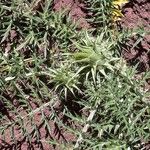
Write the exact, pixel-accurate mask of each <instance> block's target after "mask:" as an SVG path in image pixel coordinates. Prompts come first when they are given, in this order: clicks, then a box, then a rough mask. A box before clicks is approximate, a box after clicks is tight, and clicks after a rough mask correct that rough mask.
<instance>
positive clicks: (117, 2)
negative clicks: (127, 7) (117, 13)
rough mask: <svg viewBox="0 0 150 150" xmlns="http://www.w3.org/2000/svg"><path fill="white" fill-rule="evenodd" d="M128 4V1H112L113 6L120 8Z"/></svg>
mask: <svg viewBox="0 0 150 150" xmlns="http://www.w3.org/2000/svg"><path fill="white" fill-rule="evenodd" d="M128 2H129V1H128V0H114V1H113V2H112V3H113V5H114V6H122V5H124V4H126V3H128Z"/></svg>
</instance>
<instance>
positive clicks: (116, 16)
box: [112, 0, 128, 22]
mask: <svg viewBox="0 0 150 150" xmlns="http://www.w3.org/2000/svg"><path fill="white" fill-rule="evenodd" d="M126 3H128V0H114V1H113V2H112V4H113V7H114V8H113V10H112V21H113V22H116V21H119V20H120V18H121V17H123V14H122V12H121V10H120V7H121V6H122V5H124V4H126Z"/></svg>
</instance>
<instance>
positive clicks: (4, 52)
mask: <svg viewBox="0 0 150 150" xmlns="http://www.w3.org/2000/svg"><path fill="white" fill-rule="evenodd" d="M110 2H111V1H110ZM110 2H108V3H106V1H103V3H101V5H102V6H103V7H101V9H100V10H99V9H98V8H99V5H98V3H99V2H98V1H94V3H93V5H92V6H89V7H90V8H89V9H90V11H94V9H95V7H97V9H95V11H100V13H96V16H95V17H94V21H95V19H96V20H98V21H99V19H100V23H101V22H102V23H104V24H103V25H104V26H105V25H106V24H107V23H106V22H105V21H106V20H103V19H106V18H104V16H107V13H109V12H108V11H107V9H104V8H105V7H106V6H107V7H108V5H110ZM89 3H90V5H91V4H92V3H91V2H89ZM33 5H34V3H29V1H23V0H12V1H11V2H10V1H9V2H8V1H1V2H0V19H1V23H0V41H1V43H0V136H1V137H2V138H3V140H4V141H5V139H7V135H8V133H9V135H10V137H11V142H12V145H14V148H16V147H17V142H18V141H17V140H18V139H17V138H18V135H15V133H16V129H18V130H19V137H20V140H23V139H25V140H26V141H27V142H28V143H29V144H30V145H32V142H33V141H34V140H36V141H37V142H39V143H40V142H41V141H42V142H47V143H49V144H50V145H55V146H59V147H62V149H64V147H66V149H67V147H68V146H66V142H64V143H59V141H57V140H56V139H52V138H51V137H48V138H47V139H41V135H40V134H41V133H40V131H39V128H40V127H41V128H45V130H46V131H47V134H49V135H51V133H52V131H53V129H51V121H54V122H55V123H56V124H58V126H59V127H61V128H64V129H66V130H67V132H71V133H72V134H73V135H74V136H75V138H76V140H75V141H73V142H76V141H77V139H78V136H80V135H82V140H80V142H79V147H78V149H89V150H91V149H93V150H97V149H114V150H116V149H118V150H120V149H129V148H130V149H136V148H137V149H139V147H138V146H139V145H140V146H141V145H142V142H146V141H147V140H148V139H149V138H150V137H149V136H150V134H149V128H150V121H149V120H150V111H149V110H150V106H149V93H148V92H147V91H146V90H145V89H144V88H143V85H144V83H145V80H146V79H148V78H149V73H145V74H144V75H143V77H142V79H141V80H136V79H135V75H136V73H137V72H136V68H131V67H128V66H127V64H126V62H125V61H124V60H123V59H122V58H120V54H119V51H120V47H119V43H123V42H124V41H123V40H124V39H125V38H126V37H128V36H129V35H128V34H127V33H125V34H127V35H126V37H125V36H124V34H120V33H119V32H117V34H118V38H117V37H115V35H112V36H111V34H112V33H114V32H112V31H109V30H108V28H107V27H106V26H105V28H104V29H101V30H99V32H98V33H99V35H95V36H93V35H92V34H91V33H90V32H88V31H87V32H83V31H82V30H81V31H77V30H76V27H77V26H76V25H74V24H73V23H71V22H70V18H69V19H68V18H67V17H66V14H67V12H66V11H64V12H60V13H56V12H54V11H53V10H52V1H48V0H46V1H45V3H44V4H43V5H41V8H40V10H33ZM97 16H100V18H97ZM108 17H109V16H108ZM101 19H102V20H101ZM12 30H15V31H16V32H17V33H16V34H17V36H16V37H15V38H14V39H11V32H12ZM7 44H8V45H9V44H10V50H8V49H7V46H8V45H7ZM58 101H62V105H63V108H62V109H61V111H62V114H63V115H64V116H67V117H68V119H71V121H72V122H73V124H74V125H77V128H76V127H73V126H71V125H66V124H65V123H64V122H63V120H61V119H60V118H59V116H58V114H57V113H58V112H57V110H56V109H55V107H56V105H57V103H58ZM68 105H70V106H72V107H69V106H68ZM75 107H79V108H78V110H77V111H75V110H72V108H75ZM70 108H71V109H70ZM84 110H86V112H90V111H91V110H94V112H95V113H94V114H93V117H92V118H91V119H89V120H90V121H89V120H88V119H87V118H88V114H89V113H82V114H80V112H84ZM48 112H49V113H48ZM36 115H39V118H40V119H39V120H38V121H36ZM86 125H88V128H87V130H86V132H83V130H82V128H81V126H86ZM29 129H30V130H29ZM6 142H7V141H6ZM61 144H62V145H61ZM69 145H71V146H69V147H70V148H72V149H73V147H74V144H73V143H69ZM1 146H2V147H3V143H2V144H1V145H0V148H2V147H1Z"/></svg>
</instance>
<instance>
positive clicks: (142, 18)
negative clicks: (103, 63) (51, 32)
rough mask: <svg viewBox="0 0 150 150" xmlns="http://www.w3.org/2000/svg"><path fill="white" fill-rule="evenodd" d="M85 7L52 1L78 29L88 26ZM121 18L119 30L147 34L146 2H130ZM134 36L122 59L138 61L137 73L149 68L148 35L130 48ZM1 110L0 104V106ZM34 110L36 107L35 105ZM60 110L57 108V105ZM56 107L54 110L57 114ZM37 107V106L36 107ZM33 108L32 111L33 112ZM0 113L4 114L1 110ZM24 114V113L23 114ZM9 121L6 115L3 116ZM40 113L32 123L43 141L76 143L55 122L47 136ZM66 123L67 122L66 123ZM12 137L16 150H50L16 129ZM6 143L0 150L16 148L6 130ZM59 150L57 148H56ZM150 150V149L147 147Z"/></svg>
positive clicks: (149, 11) (149, 14)
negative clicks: (65, 11)
mask: <svg viewBox="0 0 150 150" xmlns="http://www.w3.org/2000/svg"><path fill="white" fill-rule="evenodd" d="M84 7H85V6H84V4H82V3H79V2H78V0H54V10H55V11H59V10H61V9H64V8H67V9H68V11H69V14H70V15H71V16H72V19H73V20H75V21H78V22H79V25H80V27H84V28H89V27H90V25H89V23H88V22H87V21H86V19H85V18H86V13H85V12H84ZM123 13H124V16H125V17H124V18H123V20H122V27H124V28H126V27H128V28H136V27H139V26H140V27H143V28H144V29H145V31H150V1H149V0H134V1H132V0H131V2H129V3H128V4H127V5H126V6H125V7H124V9H123ZM15 36H16V33H15V31H13V32H12V35H11V37H12V39H13V38H14V37H15ZM135 40H136V37H133V38H132V39H130V40H129V41H128V42H127V44H128V45H126V47H124V50H123V56H124V57H125V58H126V60H128V62H129V63H134V62H140V66H139V70H140V71H141V72H142V71H145V70H148V69H149V68H150V34H148V35H146V36H144V38H143V40H142V41H141V42H139V43H138V44H137V46H136V47H134V48H133V44H134V43H135ZM6 47H7V48H6V52H5V53H6V55H7V54H8V52H9V51H10V44H9V43H8V44H6ZM0 107H1V104H0ZM34 107H35V106H34ZM59 107H60V106H59ZM59 107H58V108H56V111H58V110H57V109H59ZM35 108H36V107H35ZM35 108H34V109H35ZM0 111H3V110H1V109H0ZM45 111H46V112H45V114H46V115H48V114H50V113H51V111H50V110H45ZM23 113H24V112H23ZM59 113H60V114H59V117H60V119H61V118H62V113H61V112H59ZM5 115H6V116H7V117H8V119H11V118H9V117H10V116H9V114H8V115H7V114H5ZM40 119H41V114H40V113H37V114H35V116H34V120H35V122H36V125H37V128H38V130H39V133H40V139H41V141H42V140H44V139H47V140H50V139H52V138H53V139H56V140H58V141H59V142H60V143H61V142H62V141H64V142H66V143H67V142H72V141H75V140H76V137H75V136H74V135H72V134H71V133H69V132H68V131H66V130H65V129H63V128H61V129H59V128H58V126H57V125H56V124H55V121H50V122H49V124H50V126H51V134H49V135H48V133H47V129H45V128H44V127H43V125H42V124H40V122H41V121H40ZM67 123H68V122H67ZM26 127H27V129H28V131H29V132H30V133H32V129H31V125H29V124H28V125H26ZM15 128H16V129H15V134H16V140H17V148H16V149H17V150H27V149H29V150H30V149H31V150H34V149H35V150H42V149H43V150H53V149H54V147H52V146H51V145H49V144H46V143H45V142H41V143H37V141H35V140H34V139H33V141H32V142H33V143H31V144H30V145H29V144H28V142H27V141H26V140H25V139H21V136H20V131H19V130H18V129H17V127H15ZM5 135H6V140H4V141H3V140H2V137H0V150H11V149H15V148H14V147H15V145H14V144H12V142H11V137H10V131H9V130H7V131H5ZM56 149H58V150H61V149H60V148H59V146H58V147H57V148H56ZM148 149H150V147H148Z"/></svg>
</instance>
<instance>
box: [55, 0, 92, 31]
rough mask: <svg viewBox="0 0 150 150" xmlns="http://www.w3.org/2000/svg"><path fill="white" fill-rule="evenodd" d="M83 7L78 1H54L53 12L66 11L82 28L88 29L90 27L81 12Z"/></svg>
mask: <svg viewBox="0 0 150 150" xmlns="http://www.w3.org/2000/svg"><path fill="white" fill-rule="evenodd" d="M84 8H85V5H84V4H83V3H80V2H79V0H54V10H55V11H59V10H61V9H67V10H68V11H69V15H71V18H72V19H73V20H74V21H75V22H78V23H79V26H80V27H82V28H89V27H90V25H89V23H88V22H87V21H86V19H85V18H86V13H85V12H84V11H83V10H84Z"/></svg>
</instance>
